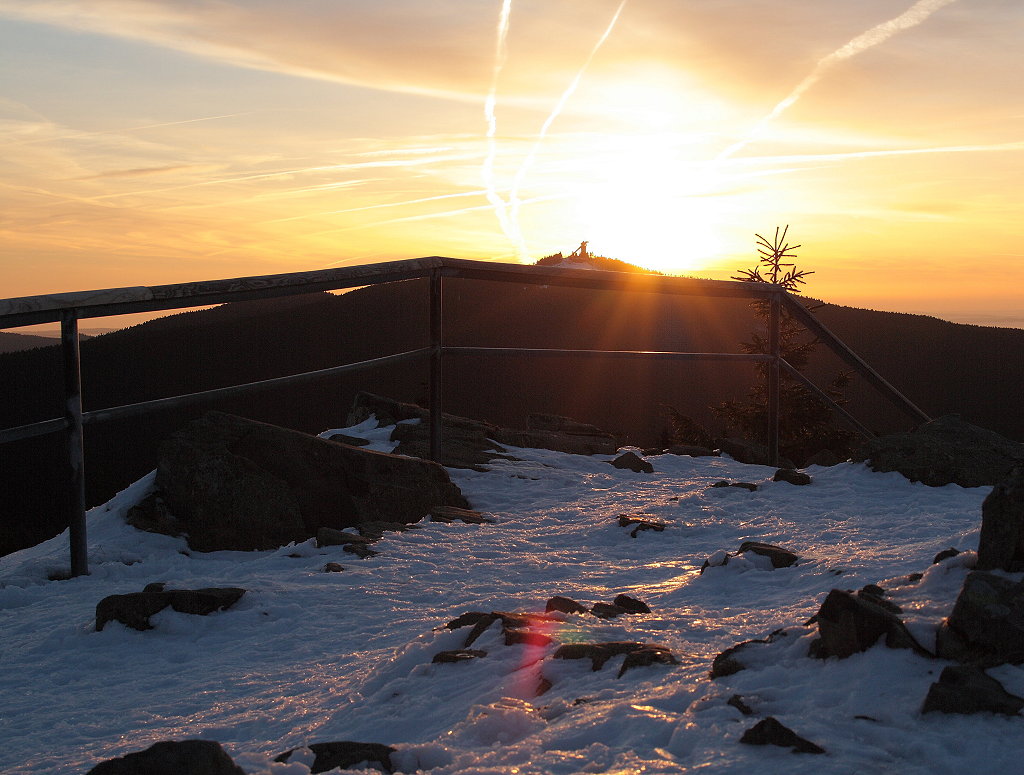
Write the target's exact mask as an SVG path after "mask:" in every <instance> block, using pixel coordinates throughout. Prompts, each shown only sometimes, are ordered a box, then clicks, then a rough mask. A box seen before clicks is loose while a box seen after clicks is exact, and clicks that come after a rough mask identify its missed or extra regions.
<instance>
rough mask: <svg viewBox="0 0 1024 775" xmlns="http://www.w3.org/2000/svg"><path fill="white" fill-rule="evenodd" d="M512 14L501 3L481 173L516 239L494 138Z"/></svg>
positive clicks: (500, 219) (501, 219)
mask: <svg viewBox="0 0 1024 775" xmlns="http://www.w3.org/2000/svg"><path fill="white" fill-rule="evenodd" d="M511 14H512V0H502V4H501V13H500V14H499V16H498V33H497V34H498V39H497V42H496V43H495V46H494V68H493V69H492V70H491V88H490V90H489V91H488V92H487V99H486V100H484V120H486V121H487V156H486V158H485V159H484V165H483V168H482V169H481V177H482V178H483V184H484V189H486V192H487V201H488V202H490V203H491V206H493V207H494V214H495V215H496V216H498V223H499V224H501V230H502V231H503V232H505V236H507V237H508V238H509V239H513V238H514V237H513V232H512V229H511V226H510V224H509V220H508V211H507V210H506V209H505V208H506V205H505V200H504V199H502V198H501V196H499V195H498V191H497V187H496V186H495V183H494V157H495V156H496V155H497V151H498V143H497V140H496V139H495V135H496V134H497V131H498V119H497V116H496V115H495V112H494V106H495V103H496V102H497V98H498V78H499V76H500V75H501V71H502V68H504V67H505V60H506V58H507V57H508V45H507V40H508V27H509V17H510V16H511Z"/></svg>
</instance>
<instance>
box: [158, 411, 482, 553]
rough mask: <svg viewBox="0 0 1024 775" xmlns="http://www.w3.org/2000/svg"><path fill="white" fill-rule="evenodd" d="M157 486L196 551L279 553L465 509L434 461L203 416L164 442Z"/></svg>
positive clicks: (463, 501)
mask: <svg viewBox="0 0 1024 775" xmlns="http://www.w3.org/2000/svg"><path fill="white" fill-rule="evenodd" d="M156 480H157V487H158V488H159V489H160V491H161V492H162V493H163V497H164V499H165V500H166V503H167V506H168V508H169V509H170V510H171V512H172V513H173V514H174V515H175V516H176V517H177V518H178V520H179V521H180V522H181V524H182V526H183V527H184V529H185V531H186V532H187V533H188V541H189V546H190V547H192V548H193V549H197V550H199V551H216V550H221V549H234V550H264V549H273V548H276V547H278V546H282V545H284V544H287V543H289V542H292V541H296V542H298V541H304V540H306V539H308V538H310V537H311V536H313V535H315V534H316V532H317V528H320V527H329V528H335V529H340V528H343V527H350V526H357V525H359V523H361V522H364V521H369V520H383V521H390V522H402V523H408V522H417V521H419V520H420V519H422V518H423V517H424V516H426V515H427V514H428V513H429V512H430V510H431V508H433V507H434V506H437V505H449V506H457V507H459V508H468V507H469V503H467V501H466V499H465V498H464V497H463V496H462V493H461V492H460V491H459V488H458V487H456V486H455V485H454V484H452V482H451V480H450V479H449V478H448V474H447V472H445V470H444V469H443V468H442V467H441V466H438V465H436V464H435V463H431V462H429V461H425V460H415V459H409V458H403V457H399V456H397V455H388V454H384V453H382V452H372V451H369V450H362V449H356V448H354V447H349V446H346V445H344V444H340V443H337V442H333V441H327V440H326V439H319V438H316V437H314V436H309V435H307V434H304V433H300V432H298V431H293V430H289V429H286V428H278V427H275V426H273V425H267V424H266V423H259V422H254V421H252V420H245V419H243V418H241V417H235V416H234V415H229V414H224V413H223V412H207V413H206V414H205V415H203V417H201V418H200V419H198V420H195V421H193V422H191V423H189V424H188V425H187V426H185V427H184V428H182V429H181V430H179V431H178V432H176V433H174V434H172V435H171V436H170V437H169V438H168V439H167V440H166V441H165V442H164V443H163V444H162V445H161V447H160V456H159V463H158V465H157V479H156Z"/></svg>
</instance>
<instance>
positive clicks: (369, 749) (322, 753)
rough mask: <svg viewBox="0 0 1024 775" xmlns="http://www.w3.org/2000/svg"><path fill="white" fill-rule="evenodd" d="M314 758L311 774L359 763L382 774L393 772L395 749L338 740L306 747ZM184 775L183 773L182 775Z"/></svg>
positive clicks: (285, 758)
mask: <svg viewBox="0 0 1024 775" xmlns="http://www.w3.org/2000/svg"><path fill="white" fill-rule="evenodd" d="M307 748H309V750H310V751H312V752H313V754H314V755H315V756H316V758H315V759H314V760H313V766H312V767H311V768H310V770H309V771H310V772H311V773H318V772H327V771H329V770H333V769H336V768H341V769H343V770H344V769H348V768H349V767H352V766H353V765H356V764H359V763H360V762H369V763H371V764H374V763H375V764H379V765H380V766H381V767H383V768H384V772H393V769H392V767H391V754H393V753H394V752H395V749H394V748H392V747H391V746H389V745H381V744H380V743H356V742H352V741H351V740H339V741H337V742H332V743H313V744H312V745H309V746H307ZM296 750H297V749H295V748H293V749H292V750H290V751H285V752H284V753H283V754H280V755H279V756H277V757H275V758H274V761H275V762H287V761H288V760H289V759H290V758H291V755H292V754H293V753H295V751H296ZM182 775H184V773H182Z"/></svg>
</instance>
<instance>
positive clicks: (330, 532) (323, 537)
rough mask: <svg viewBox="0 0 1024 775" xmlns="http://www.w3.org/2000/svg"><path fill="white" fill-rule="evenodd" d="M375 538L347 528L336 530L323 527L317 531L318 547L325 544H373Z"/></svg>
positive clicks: (320, 547)
mask: <svg viewBox="0 0 1024 775" xmlns="http://www.w3.org/2000/svg"><path fill="white" fill-rule="evenodd" d="M371 543H373V539H372V538H369V537H367V536H364V535H360V534H358V533H350V532H348V531H347V530H335V529H334V528H332V527H321V528H319V529H318V530H317V531H316V545H317V548H319V549H323V548H324V547H325V546H348V545H349V544H362V545H366V544H371Z"/></svg>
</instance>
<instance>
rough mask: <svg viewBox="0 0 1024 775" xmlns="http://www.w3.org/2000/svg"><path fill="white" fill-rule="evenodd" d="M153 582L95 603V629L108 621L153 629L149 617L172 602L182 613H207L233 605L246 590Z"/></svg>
mask: <svg viewBox="0 0 1024 775" xmlns="http://www.w3.org/2000/svg"><path fill="white" fill-rule="evenodd" d="M162 586H163V585H150V586H149V587H147V589H146V590H145V591H142V592H132V593H129V594H127V595H108V596H107V597H105V598H103V599H102V600H100V602H99V603H97V604H96V631H97V632H99V631H100V630H102V629H103V628H104V626H106V624H107V622H112V621H117V622H121V624H123V625H125V626H126V627H131V628H132V629H135V630H151V629H153V625H151V624H150V623H149V617H151V616H152V615H153V614H156V613H159V612H160V611H163V610H164V609H165V608H167V607H168V606H170V607H171V608H172V609H174V610H175V611H178V612H179V613H183V614H195V615H197V616H206V615H207V614H211V613H213V612H214V611H223V610H224V609H226V608H230V607H231V606H233V605H234V604H235V603H237V602H238V600H239V599H240V598H241V597H242V595H244V594H245V590H244V589H241V588H240V587H208V588H205V589H171V590H164V589H163V588H162Z"/></svg>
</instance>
